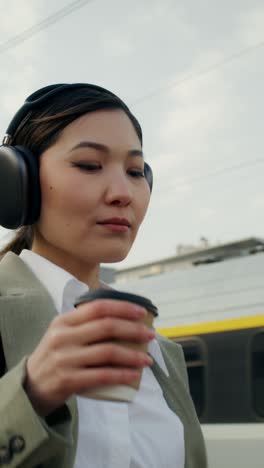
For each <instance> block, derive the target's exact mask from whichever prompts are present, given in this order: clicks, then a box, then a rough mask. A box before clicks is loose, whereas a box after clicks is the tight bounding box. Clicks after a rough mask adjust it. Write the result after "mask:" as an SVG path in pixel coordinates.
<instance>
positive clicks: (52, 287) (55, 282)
mask: <svg viewBox="0 0 264 468" xmlns="http://www.w3.org/2000/svg"><path fill="white" fill-rule="evenodd" d="M20 258H21V259H22V260H23V261H24V262H25V263H26V265H27V266H28V267H29V268H30V269H31V271H32V272H33V273H34V274H35V276H36V277H37V278H38V279H39V280H40V282H41V283H42V284H43V286H44V287H45V288H46V289H47V291H48V292H49V294H50V296H51V298H52V300H53V302H54V305H55V307H56V309H57V311H58V312H59V313H61V312H65V311H66V310H69V309H71V308H72V307H73V304H74V302H75V299H76V298H77V297H78V296H80V295H81V294H83V293H84V292H86V291H87V290H88V289H89V288H88V286H87V284H85V283H82V282H81V281H79V280H78V279H77V278H75V277H74V276H73V275H71V274H70V273H69V272H68V271H66V270H64V269H63V268H61V267H59V266H58V265H55V263H52V262H50V261H49V260H47V259H46V258H44V257H42V256H41V255H38V254H36V253H35V252H32V251H31V250H26V249H25V250H22V252H21V254H20Z"/></svg>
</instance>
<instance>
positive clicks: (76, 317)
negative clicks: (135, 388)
mask: <svg viewBox="0 0 264 468" xmlns="http://www.w3.org/2000/svg"><path fill="white" fill-rule="evenodd" d="M145 315H146V311H145V309H143V308H142V307H140V306H137V305H135V304H132V303H130V302H124V301H116V300H107V299H100V300H96V301H93V302H90V303H87V304H82V305H80V306H78V308H77V309H73V310H71V311H70V312H66V313H65V314H62V315H58V316H57V317H56V318H55V319H54V320H53V321H52V322H51V324H50V326H49V328H48V330H47V331H46V333H45V335H44V336H43V338H42V340H41V341H40V343H39V345H38V346H37V348H36V349H35V351H34V352H33V353H32V354H31V355H30V357H29V358H28V361H27V376H26V380H25V384H24V387H25V390H26V392H27V394H28V397H29V399H30V400H31V402H32V405H33V406H34V408H35V410H36V411H37V412H38V413H39V414H40V415H41V416H47V415H48V414H50V413H51V412H52V411H54V410H55V409H56V408H58V407H60V406H61V405H62V404H63V403H64V402H65V400H66V399H67V398H69V397H70V396H71V395H73V394H78V393H79V394H80V393H83V392H85V391H87V390H90V389H93V388H95V387H98V386H100V385H113V384H129V383H130V382H132V381H133V380H134V379H135V378H136V377H137V375H138V372H139V370H140V369H141V368H142V367H144V366H147V365H150V364H151V363H152V359H151V358H150V357H149V356H148V355H147V354H146V353H144V352H141V351H137V350H134V349H130V348H126V347H124V346H122V347H121V345H120V344H118V342H116V343H115V341H127V342H137V343H144V342H148V341H150V340H151V339H153V337H154V332H153V331H151V330H150V329H149V328H147V327H146V326H145V325H144V324H143V323H141V320H142V319H143V318H144V316H145Z"/></svg>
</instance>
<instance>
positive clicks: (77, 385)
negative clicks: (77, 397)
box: [63, 367, 141, 395]
mask: <svg viewBox="0 0 264 468" xmlns="http://www.w3.org/2000/svg"><path fill="white" fill-rule="evenodd" d="M140 373H141V370H139V369H129V368H118V367H101V368H95V369H78V370H76V371H72V372H67V373H66V374H65V376H64V377H63V392H64V393H65V394H69V395H70V394H73V393H84V392H86V391H89V390H92V389H94V388H96V387H99V386H101V385H118V384H119V385H122V384H123V385H125V384H127V385H129V384H131V382H132V381H133V380H135V379H136V378H138V377H139V375H140Z"/></svg>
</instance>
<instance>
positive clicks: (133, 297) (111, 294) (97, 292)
mask: <svg viewBox="0 0 264 468" xmlns="http://www.w3.org/2000/svg"><path fill="white" fill-rule="evenodd" d="M96 299H116V300H118V301H128V302H133V303H134V304H138V305H140V306H142V307H145V309H147V310H148V311H149V312H151V313H152V314H153V315H154V316H155V317H157V316H158V315H159V314H158V309H157V307H156V306H155V305H154V304H153V302H151V301H150V300H149V299H147V298H146V297H143V296H139V295H138V294H132V293H128V292H123V291H116V290H115V289H94V290H92V291H88V292H87V293H84V294H82V295H81V296H80V297H78V298H77V299H76V301H75V304H74V305H75V306H77V305H80V304H82V303H83V302H91V301H94V300H96Z"/></svg>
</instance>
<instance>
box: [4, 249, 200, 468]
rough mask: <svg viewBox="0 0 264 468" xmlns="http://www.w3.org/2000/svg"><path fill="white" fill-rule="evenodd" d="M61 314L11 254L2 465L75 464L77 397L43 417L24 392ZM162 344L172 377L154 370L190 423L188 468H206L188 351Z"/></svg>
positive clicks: (64, 467) (45, 467) (46, 467)
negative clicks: (29, 368) (32, 361)
mask: <svg viewBox="0 0 264 468" xmlns="http://www.w3.org/2000/svg"><path fill="white" fill-rule="evenodd" d="M56 314H57V312H56V310H55V307H54V304H53V302H52V299H51V297H50V295H49V294H48V292H47V290H46V289H45V288H44V287H43V286H42V284H41V283H40V282H39V280H38V279H37V278H36V277H35V276H34V275H33V273H32V272H31V271H30V270H29V268H28V267H27V266H26V265H25V264H24V262H23V261H22V260H21V259H20V258H19V257H18V256H16V255H15V254H13V253H8V254H7V255H5V256H4V258H3V259H2V260H1V261H0V335H1V341H2V354H1V358H2V361H3V359H5V366H6V372H5V374H4V375H3V377H2V378H0V466H8V467H10V468H15V467H21V468H33V467H34V468H73V466H74V458H75V451H76V442H77V437H78V412H77V405H76V398H75V397H71V398H70V399H69V400H68V401H67V402H66V404H65V405H64V406H63V407H62V408H60V410H57V411H55V412H54V413H53V414H52V415H50V416H49V417H48V418H45V419H42V418H41V417H40V416H38V414H37V413H36V412H35V411H34V409H33V407H32V406H31V404H30V401H29V399H28V398H27V395H26V393H25V392H24V390H23V379H24V376H25V363H26V358H27V356H28V355H30V353H32V351H33V350H34V349H35V347H36V346H37V344H38V343H39V341H40V339H41V337H42V335H43V334H44V333H45V330H46V329H47V327H48V325H49V323H50V322H51V320H52V319H53V318H54V317H55V316H56ZM159 344H160V347H161V351H162V354H163V357H164V360H165V363H166V365H167V368H168V371H169V374H170V377H167V376H166V375H165V374H164V372H163V371H162V370H161V369H160V367H159V366H158V365H157V364H156V363H154V365H153V368H152V370H153V373H154V375H155V378H156V379H157V380H158V382H159V384H160V386H161V388H162V390H163V394H164V397H165V399H166V401H167V404H168V406H169V407H170V408H171V409H172V410H173V411H174V412H175V413H176V414H177V415H178V416H179V418H180V419H181V421H182V423H183V425H184V436H185V468H206V467H207V462H206V454H205V446H204V440H203V436H202V432H201V428H200V424H199V421H198V419H197V416H196V413H195V409H194V405H193V403H192V400H191V397H190V393H189V388H188V381H187V372H186V367H185V363H184V357H183V352H182V349H181V347H180V346H179V345H176V344H175V343H172V342H171V341H169V340H167V339H165V338H162V337H160V338H159ZM95 423H96V422H95V421H91V424H95ZM3 461H4V462H5V464H4V463H3ZM1 462H2V465H1ZM146 468H148V467H146ZM161 468H162V467H161ZM175 468H177V467H176V466H175Z"/></svg>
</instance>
